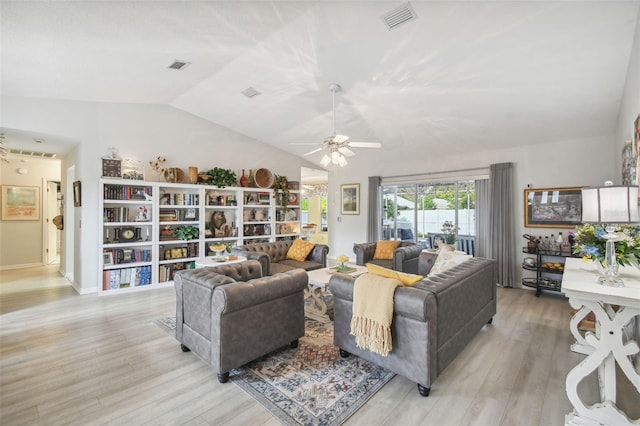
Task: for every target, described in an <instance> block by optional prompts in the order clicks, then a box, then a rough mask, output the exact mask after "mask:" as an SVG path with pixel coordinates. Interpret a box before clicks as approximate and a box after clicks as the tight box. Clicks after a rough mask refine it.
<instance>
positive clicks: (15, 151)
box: [9, 149, 56, 158]
mask: <svg viewBox="0 0 640 426" xmlns="http://www.w3.org/2000/svg"><path fill="white" fill-rule="evenodd" d="M9 153H11V154H16V155H27V156H29V157H42V158H56V154H50V153H48V152H38V151H31V150H28V149H10V150H9Z"/></svg>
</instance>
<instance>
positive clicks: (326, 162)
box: [320, 154, 331, 167]
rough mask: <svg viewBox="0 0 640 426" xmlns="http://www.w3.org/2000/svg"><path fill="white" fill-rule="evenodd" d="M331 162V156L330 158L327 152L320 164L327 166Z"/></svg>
mask: <svg viewBox="0 0 640 426" xmlns="http://www.w3.org/2000/svg"><path fill="white" fill-rule="evenodd" d="M330 162H331V158H329V156H328V155H327V154H325V155H324V156H323V157H322V160H320V165H321V166H322V167H327V166H328V165H329V163H330Z"/></svg>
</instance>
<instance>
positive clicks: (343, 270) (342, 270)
mask: <svg viewBox="0 0 640 426" xmlns="http://www.w3.org/2000/svg"><path fill="white" fill-rule="evenodd" d="M355 271H357V269H356V268H352V267H350V266H347V267H345V268H341V267H339V266H334V267H332V268H329V269H327V272H329V273H330V274H335V273H336V272H340V273H341V274H349V273H351V272H355Z"/></svg>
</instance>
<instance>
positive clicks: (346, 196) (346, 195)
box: [340, 183, 360, 215]
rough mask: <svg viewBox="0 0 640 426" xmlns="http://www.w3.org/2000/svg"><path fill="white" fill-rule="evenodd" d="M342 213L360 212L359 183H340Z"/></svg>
mask: <svg viewBox="0 0 640 426" xmlns="http://www.w3.org/2000/svg"><path fill="white" fill-rule="evenodd" d="M340 194H341V196H340V200H341V203H340V205H341V213H342V214H355V215H357V214H360V184H359V183H350V184H346V185H340Z"/></svg>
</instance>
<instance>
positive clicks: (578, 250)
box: [573, 223, 640, 267]
mask: <svg viewBox="0 0 640 426" xmlns="http://www.w3.org/2000/svg"><path fill="white" fill-rule="evenodd" d="M614 228H615V230H614V234H615V235H616V236H617V237H618V239H617V240H616V241H615V248H616V261H617V262H618V263H619V264H620V265H622V266H626V265H636V266H638V267H640V227H638V226H633V225H614ZM606 234H607V231H605V230H604V225H603V224H590V223H585V224H584V225H578V226H576V232H575V234H574V235H573V238H574V241H575V243H574V245H573V254H578V255H582V259H583V260H584V261H589V260H595V261H598V262H600V263H601V264H604V261H605V254H606V244H607V240H606V239H605V238H604V235H606Z"/></svg>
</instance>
